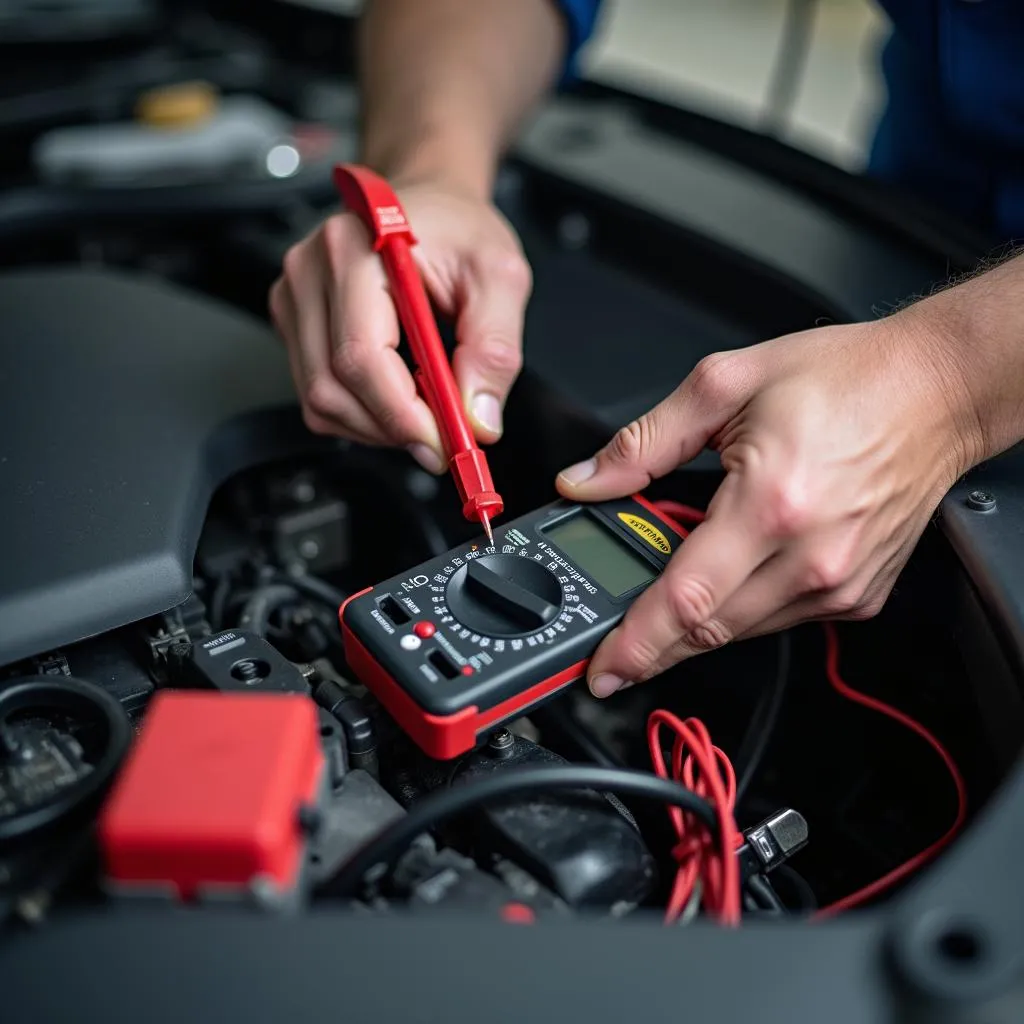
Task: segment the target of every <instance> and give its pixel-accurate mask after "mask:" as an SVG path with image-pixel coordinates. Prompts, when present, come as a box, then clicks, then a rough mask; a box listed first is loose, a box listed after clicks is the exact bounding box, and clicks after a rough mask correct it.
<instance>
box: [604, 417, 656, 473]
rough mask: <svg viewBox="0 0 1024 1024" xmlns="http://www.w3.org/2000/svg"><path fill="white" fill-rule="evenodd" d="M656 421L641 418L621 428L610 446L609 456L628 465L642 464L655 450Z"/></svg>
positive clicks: (649, 418)
mask: <svg viewBox="0 0 1024 1024" xmlns="http://www.w3.org/2000/svg"><path fill="white" fill-rule="evenodd" d="M654 441H655V438H654V420H653V418H652V417H650V416H641V417H640V418H639V419H637V420H633V422H632V423H627V424H626V425H625V426H624V427H622V428H620V429H619V430H618V431H617V432H616V434H615V436H614V437H613V438H612V439H611V442H610V443H609V445H608V449H607V451H608V455H609V456H610V457H611V458H612V459H614V460H615V461H616V462H623V463H626V464H627V465H629V464H633V463H638V462H642V461H643V459H644V457H645V456H646V454H647V453H648V452H649V451H652V450H653V448H654Z"/></svg>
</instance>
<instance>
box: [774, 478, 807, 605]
mask: <svg viewBox="0 0 1024 1024" xmlns="http://www.w3.org/2000/svg"><path fill="white" fill-rule="evenodd" d="M813 512H814V510H813V508H812V506H811V503H810V500H809V498H808V495H807V492H806V491H805V490H804V489H803V488H801V487H798V486H797V485H795V484H794V483H792V482H789V481H777V482H776V483H775V484H774V485H773V486H772V487H771V488H770V489H769V493H768V495H767V497H766V499H765V501H764V502H763V503H762V505H761V519H762V526H763V529H764V532H765V533H766V534H767V535H768V536H769V537H774V538H778V539H785V538H791V537H798V536H799V535H800V534H802V533H803V532H804V531H805V530H806V529H807V527H808V525H809V524H810V522H811V518H812V516H813ZM816 589H821V588H816Z"/></svg>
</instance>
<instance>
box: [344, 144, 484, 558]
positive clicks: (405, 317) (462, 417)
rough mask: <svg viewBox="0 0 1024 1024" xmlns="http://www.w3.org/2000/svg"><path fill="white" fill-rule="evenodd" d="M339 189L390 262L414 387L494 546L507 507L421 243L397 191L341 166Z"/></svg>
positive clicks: (465, 509)
mask: <svg viewBox="0 0 1024 1024" xmlns="http://www.w3.org/2000/svg"><path fill="white" fill-rule="evenodd" d="M334 185H335V188H336V189H337V190H338V193H339V195H340V196H341V199H342V202H344V204H345V206H346V207H347V208H348V209H349V210H350V211H351V212H352V213H354V214H355V215H356V216H357V217H359V219H360V220H361V221H362V222H363V223H364V224H365V225H366V228H367V230H368V231H369V232H370V238H371V241H372V243H373V251H374V252H376V253H378V254H379V255H380V258H381V260H383V262H384V269H385V271H386V272H387V275H388V281H389V282H390V284H391V297H392V299H393V301H394V303H395V307H396V308H397V310H398V318H399V320H400V321H401V323H402V327H403V329H404V330H405V334H406V337H407V338H408V339H409V348H410V349H411V350H412V356H413V359H414V361H415V363H416V367H417V372H416V383H417V384H418V385H419V388H420V391H421V393H422V394H423V398H424V401H425V402H426V403H427V405H428V406H429V408H430V411H431V412H432V413H433V414H434V419H435V420H436V421H437V427H438V430H439V432H440V434H441V443H442V444H443V445H444V450H445V455H446V456H447V458H448V468H449V469H450V470H451V473H452V476H453V477H454V479H455V486H456V487H457V488H458V491H459V498H460V499H461V501H462V514H463V515H464V516H465V517H466V518H467V519H469V520H470V521H471V522H477V523H480V524H481V525H482V526H483V528H484V531H485V532H486V534H487V539H488V541H489V542H490V543H491V544H493V543H494V537H493V534H492V533H491V520H492V519H494V518H496V517H497V516H499V515H501V512H502V510H503V508H504V503H503V502H502V500H501V496H500V495H499V494H498V492H497V491H495V489H494V484H493V483H492V482H491V471H490V468H489V467H488V465H487V457H486V456H485V455H484V453H483V452H482V451H481V450H480V448H479V446H478V445H477V443H476V439H475V437H474V436H473V430H472V428H471V427H470V425H469V420H468V419H467V418H466V411H465V409H464V408H463V404H462V396H461V395H460V394H459V388H458V385H457V384H456V383H455V376H454V374H453V373H452V368H451V364H450V363H449V362H448V356H447V354H446V353H445V350H444V345H443V344H442V343H441V335H440V334H439V333H438V330H437V322H436V321H435V320H434V314H433V312H432V310H431V308H430V300H429V299H428V298H427V293H426V289H425V288H424V287H423V281H422V279H421V278H420V274H419V270H418V269H417V267H416V263H415V261H414V260H413V258H412V251H411V250H412V246H414V245H415V244H416V239H415V237H414V236H413V233H412V229H411V228H410V226H409V221H408V220H407V219H406V216H405V211H404V210H403V209H402V206H401V204H400V203H399V201H398V197H397V196H396V195H395V193H394V191H393V190H392V188H391V186H390V185H389V184H388V183H387V182H386V181H385V180H384V179H383V178H381V177H380V176H379V175H378V174H375V173H374V172H373V171H371V170H369V169H368V168H366V167H359V166H356V165H354V164H340V165H338V166H337V167H335V169H334Z"/></svg>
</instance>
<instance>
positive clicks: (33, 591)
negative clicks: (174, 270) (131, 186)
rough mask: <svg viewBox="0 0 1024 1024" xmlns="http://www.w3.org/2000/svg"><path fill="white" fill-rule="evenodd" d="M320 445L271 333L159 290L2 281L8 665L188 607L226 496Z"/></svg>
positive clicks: (3, 577) (36, 278)
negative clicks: (228, 483)
mask: <svg viewBox="0 0 1024 1024" xmlns="http://www.w3.org/2000/svg"><path fill="white" fill-rule="evenodd" d="M315 442H316V439H315V438H314V437H313V436H312V435H311V434H309V433H308V432H307V431H306V430H305V429H304V427H303V425H302V421H301V418H300V416H299V413H298V408H297V405H296V404H295V400H294V397H293V392H292V387H291V382H290V378H289V374H288V369H287V362H286V359H285V355H284V352H283V350H282V348H281V346H280V345H279V344H278V343H277V342H276V340H275V339H274V337H273V335H272V333H271V332H270V330H269V329H268V328H267V327H265V326H264V325H262V324H261V323H259V322H258V321H256V320H254V319H252V318H250V317H247V316H244V315H242V314H239V313H237V312H235V311H233V310H231V309H229V308H228V307H226V306H221V305H219V304H217V303H215V302H212V301H210V300H207V299H204V298H201V297H198V296H196V295H193V294H188V293H185V292H183V291H179V290H177V289H175V288H172V287H170V286H168V285H165V284H161V283H157V282H155V281H153V280H151V279H147V278H143V277H132V276H128V275H125V274H114V273H107V272H100V271H84V270H81V269H74V270H70V269H68V270H47V271H31V272H17V273H10V274H4V275H0V495H2V500H3V508H4V513H3V517H2V521H0V522H2V528H0V665H3V664H7V663H9V662H12V661H16V660H18V659H20V658H23V657H27V656H29V655H33V654H38V653H40V652H42V651H45V650H48V649H51V648H54V647H57V646H59V645H62V644H68V643H71V642H74V641H77V640H80V639H83V638H84V637H87V636H91V635H94V634H98V633H102V632H104V631H106V630H108V629H112V628H114V627H117V626H121V625H125V624H126V623H129V622H134V621H137V620H138V619H140V618H142V617H144V616H148V615H152V614H156V613H158V612H161V611H164V610H166V609H168V608H171V607H173V606H174V605H177V604H179V603H180V602H181V601H183V600H184V599H185V598H186V597H187V595H188V594H189V591H190V590H191V586H192V583H191V575H192V559H193V556H194V554H195V545H196V539H197V537H198V535H199V531H200V529H201V527H202V524H203V520H204V518H205V515H206V510H207V505H208V503H209V499H210V496H211V494H212V492H213V490H214V488H215V487H216V486H217V485H218V484H219V483H221V482H223V481H224V480H225V479H226V478H227V477H229V476H230V475H232V474H233V473H235V472H237V471H238V470H241V469H244V468H246V467H247V466H249V465H252V464H254V463H256V462H259V461H265V460H270V459H273V458H278V457H284V456H286V455H289V454H292V453H297V452H300V451H302V450H304V449H309V448H311V447H313V445H314V444H315Z"/></svg>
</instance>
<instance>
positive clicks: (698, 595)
mask: <svg viewBox="0 0 1024 1024" xmlns="http://www.w3.org/2000/svg"><path fill="white" fill-rule="evenodd" d="M714 608H715V597H714V594H713V593H712V592H711V588H710V587H709V586H708V585H707V584H706V583H704V582H703V581H702V580H699V579H696V578H694V577H692V576H688V577H687V578H686V579H683V580H679V581H678V582H677V583H676V584H675V585H674V586H672V587H670V588H669V591H668V612H669V615H671V617H672V620H673V622H674V623H675V624H676V626H677V627H678V629H679V632H680V633H690V632H692V631H693V630H695V629H697V628H698V627H699V626H702V625H704V624H705V623H707V622H709V620H710V619H711V613H712V612H713V611H714Z"/></svg>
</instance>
